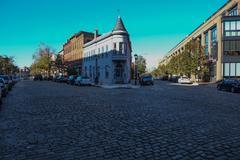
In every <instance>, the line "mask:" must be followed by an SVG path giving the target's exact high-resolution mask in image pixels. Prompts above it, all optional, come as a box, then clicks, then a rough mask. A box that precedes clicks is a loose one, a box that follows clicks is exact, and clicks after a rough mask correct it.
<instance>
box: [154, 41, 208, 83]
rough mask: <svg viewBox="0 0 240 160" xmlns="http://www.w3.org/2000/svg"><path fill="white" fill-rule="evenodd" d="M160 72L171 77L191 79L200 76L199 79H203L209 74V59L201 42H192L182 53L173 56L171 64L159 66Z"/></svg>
mask: <svg viewBox="0 0 240 160" xmlns="http://www.w3.org/2000/svg"><path fill="white" fill-rule="evenodd" d="M158 70H160V71H159V72H160V73H161V74H163V72H165V73H167V74H170V75H186V76H188V77H191V76H192V75H194V76H195V79H196V77H197V75H198V78H201V79H203V77H204V76H205V75H206V74H207V73H208V66H207V59H206V54H205V49H204V47H202V46H201V44H200V42H199V40H191V41H190V42H189V43H188V44H187V45H186V46H185V49H184V50H183V52H182V53H180V54H178V55H175V56H173V57H172V58H171V59H170V61H169V63H168V64H167V65H166V66H165V65H159V67H158Z"/></svg>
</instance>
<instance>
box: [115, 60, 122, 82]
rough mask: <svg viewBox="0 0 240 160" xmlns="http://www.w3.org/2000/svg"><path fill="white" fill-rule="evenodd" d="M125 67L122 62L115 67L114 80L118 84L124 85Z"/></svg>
mask: <svg viewBox="0 0 240 160" xmlns="http://www.w3.org/2000/svg"><path fill="white" fill-rule="evenodd" d="M123 74H124V67H123V64H122V63H121V62H118V63H117V64H116V65H115V70H114V79H115V82H116V83H117V84H122V83H124V75H123Z"/></svg>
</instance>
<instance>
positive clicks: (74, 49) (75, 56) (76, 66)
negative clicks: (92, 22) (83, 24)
mask: <svg viewBox="0 0 240 160" xmlns="http://www.w3.org/2000/svg"><path fill="white" fill-rule="evenodd" d="M93 39H94V34H93V33H89V32H83V31H81V32H79V33H77V34H74V35H73V36H72V37H71V38H70V39H69V40H68V41H67V43H65V44H64V45H63V60H64V64H65V65H66V67H67V68H68V69H71V70H75V71H76V72H77V73H78V74H81V71H82V59H83V46H84V44H85V43H87V42H90V41H92V40H93Z"/></svg>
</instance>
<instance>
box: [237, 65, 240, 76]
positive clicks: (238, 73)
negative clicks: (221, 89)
mask: <svg viewBox="0 0 240 160" xmlns="http://www.w3.org/2000/svg"><path fill="white" fill-rule="evenodd" d="M236 69H237V71H236V73H237V76H238V77H240V63H237V64H236Z"/></svg>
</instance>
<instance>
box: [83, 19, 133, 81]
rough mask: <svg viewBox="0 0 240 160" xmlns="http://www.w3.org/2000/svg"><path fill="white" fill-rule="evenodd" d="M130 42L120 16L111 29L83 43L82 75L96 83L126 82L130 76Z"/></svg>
mask: <svg viewBox="0 0 240 160" xmlns="http://www.w3.org/2000/svg"><path fill="white" fill-rule="evenodd" d="M131 53H132V48H131V42H130V38H129V34H128V32H127V30H126V28H125V26H124V24H123V21H122V19H121V17H119V18H118V20H117V24H116V26H115V27H114V29H113V31H111V32H109V33H107V34H104V35H102V36H97V33H95V38H94V40H93V41H91V42H89V43H86V44H85V45H84V62H83V65H84V67H83V75H84V76H87V77H90V78H91V81H92V82H94V83H97V84H106V85H111V84H127V83H130V78H131Z"/></svg>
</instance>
